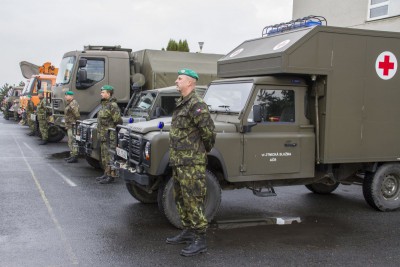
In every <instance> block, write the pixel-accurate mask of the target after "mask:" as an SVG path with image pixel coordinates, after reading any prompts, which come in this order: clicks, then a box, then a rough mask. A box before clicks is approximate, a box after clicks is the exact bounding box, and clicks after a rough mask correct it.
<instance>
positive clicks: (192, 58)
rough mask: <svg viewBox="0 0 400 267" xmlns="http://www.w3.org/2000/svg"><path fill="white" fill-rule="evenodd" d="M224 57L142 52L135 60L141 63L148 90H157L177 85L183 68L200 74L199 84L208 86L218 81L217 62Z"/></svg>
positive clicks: (135, 55)
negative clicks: (180, 70) (176, 82)
mask: <svg viewBox="0 0 400 267" xmlns="http://www.w3.org/2000/svg"><path fill="white" fill-rule="evenodd" d="M221 57H222V55H219V54H206V53H182V52H176V51H161V50H150V49H145V50H140V51H137V52H134V58H135V60H136V61H137V62H139V63H140V66H141V70H140V73H142V74H143V75H144V76H145V78H146V84H145V88H146V89H156V88H161V87H167V86H171V85H174V84H175V80H176V77H177V72H178V70H179V69H182V68H190V69H194V70H195V71H196V72H197V73H198V74H199V77H200V78H199V81H198V82H197V84H208V83H210V82H211V81H212V80H214V79H216V78H217V76H216V73H217V65H216V64H215V62H217V60H218V59H220V58H221Z"/></svg>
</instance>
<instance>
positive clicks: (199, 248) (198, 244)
mask: <svg viewBox="0 0 400 267" xmlns="http://www.w3.org/2000/svg"><path fill="white" fill-rule="evenodd" d="M206 251H207V243H206V234H205V233H202V234H196V235H195V238H194V241H193V242H192V243H191V244H190V245H189V246H187V247H186V248H184V249H182V250H181V255H182V256H185V257H190V256H194V255H197V254H200V253H203V252H206Z"/></svg>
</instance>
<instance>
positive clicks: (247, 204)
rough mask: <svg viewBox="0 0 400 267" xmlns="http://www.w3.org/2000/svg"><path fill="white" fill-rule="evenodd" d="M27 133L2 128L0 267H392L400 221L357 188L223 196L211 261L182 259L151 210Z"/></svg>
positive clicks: (397, 258) (212, 232) (5, 124)
mask: <svg viewBox="0 0 400 267" xmlns="http://www.w3.org/2000/svg"><path fill="white" fill-rule="evenodd" d="M26 133H28V128H27V127H26V126H20V125H18V124H17V123H16V122H14V121H6V120H4V119H3V118H2V117H1V118H0V196H1V201H0V266H7V267H9V266H398V265H399V262H400V253H399V247H400V238H399V237H400V227H399V223H400V211H395V212H386V213H384V212H378V211H375V210H373V209H372V208H371V207H369V206H368V205H367V203H366V202H365V201H364V198H363V195H362V188H361V187H360V186H356V185H352V186H345V185H341V186H339V188H338V189H337V190H336V191H335V192H334V193H332V194H330V195H326V196H322V195H316V194H313V193H311V192H309V191H308V190H307V189H306V188H305V187H304V186H291V187H279V188H276V192H277V194H278V195H277V196H276V197H268V198H260V197H257V196H254V195H253V194H252V192H251V191H250V190H245V189H243V190H232V191H224V192H223V195H222V203H221V207H220V210H219V212H218V214H217V216H216V218H215V221H214V222H213V223H212V225H211V226H210V229H209V231H208V234H207V240H208V252H206V253H204V254H201V255H198V256H195V257H190V258H185V257H182V256H180V255H179V252H180V250H181V249H182V248H183V247H184V246H183V245H182V246H181V245H178V246H176V245H168V244H166V243H165V239H166V237H168V236H172V235H175V234H177V233H178V232H179V231H178V230H177V229H175V228H174V227H173V226H171V225H170V224H169V222H168V221H167V220H166V219H165V218H164V216H163V215H162V214H161V213H160V212H159V210H158V207H157V205H148V204H147V205H146V204H141V203H139V202H138V201H136V200H135V199H133V198H132V197H131V196H130V194H129V193H128V191H127V190H126V188H125V184H124V183H123V182H122V181H121V180H119V181H117V182H116V183H113V184H111V185H100V184H98V183H96V181H95V177H97V176H100V175H101V174H102V172H101V171H100V170H95V169H93V168H92V167H90V166H89V165H88V164H87V163H86V161H85V160H84V159H83V158H80V159H79V162H78V163H75V164H68V163H66V162H65V161H64V160H63V157H65V156H67V154H68V146H67V141H66V139H64V140H62V141H61V142H59V143H50V144H48V145H45V146H39V145H38V142H39V139H38V138H37V137H30V136H27V135H26Z"/></svg>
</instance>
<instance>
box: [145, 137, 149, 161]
mask: <svg viewBox="0 0 400 267" xmlns="http://www.w3.org/2000/svg"><path fill="white" fill-rule="evenodd" d="M144 158H145V159H146V160H147V161H149V160H150V142H149V141H147V142H146V144H145V145H144Z"/></svg>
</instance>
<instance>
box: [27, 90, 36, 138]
mask: <svg viewBox="0 0 400 267" xmlns="http://www.w3.org/2000/svg"><path fill="white" fill-rule="evenodd" d="M26 98H27V100H28V101H27V103H26V118H27V120H28V126H29V130H31V131H30V132H29V133H28V135H29V136H33V135H35V122H34V121H33V120H32V119H31V115H32V114H33V113H34V112H35V106H34V105H33V102H32V96H31V95H27V96H26Z"/></svg>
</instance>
